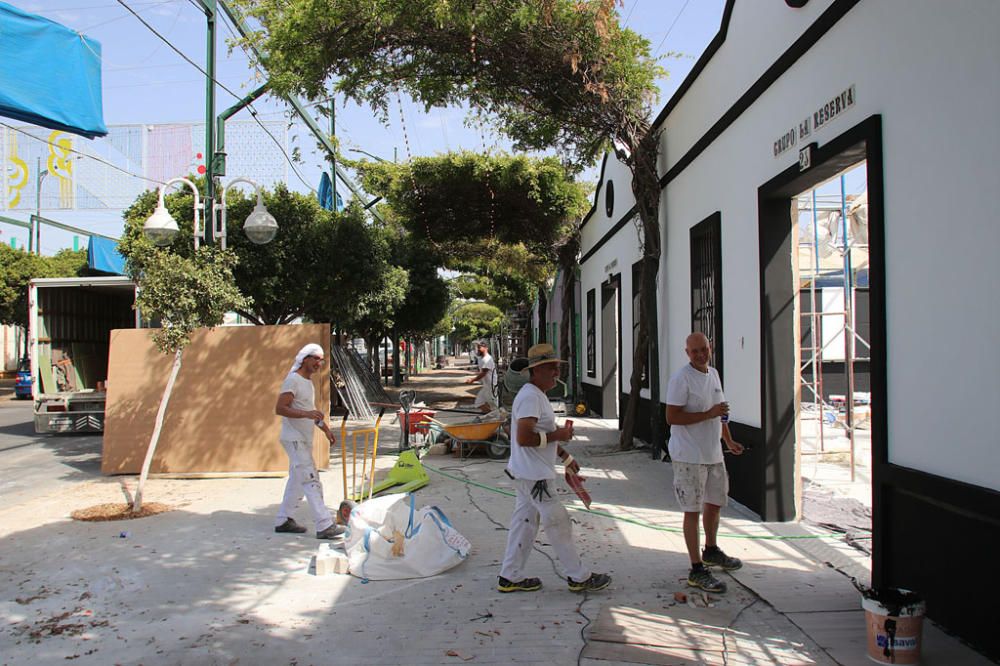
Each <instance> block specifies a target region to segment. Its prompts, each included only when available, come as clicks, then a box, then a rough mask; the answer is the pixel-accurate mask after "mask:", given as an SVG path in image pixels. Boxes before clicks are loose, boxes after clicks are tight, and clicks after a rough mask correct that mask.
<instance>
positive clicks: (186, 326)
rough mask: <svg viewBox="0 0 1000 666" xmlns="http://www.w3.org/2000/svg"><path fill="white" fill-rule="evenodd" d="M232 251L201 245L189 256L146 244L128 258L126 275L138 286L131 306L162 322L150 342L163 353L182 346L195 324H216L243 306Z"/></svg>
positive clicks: (186, 341) (207, 325) (182, 347)
mask: <svg viewBox="0 0 1000 666" xmlns="http://www.w3.org/2000/svg"><path fill="white" fill-rule="evenodd" d="M236 261H237V259H236V255H235V254H234V253H233V252H232V251H228V250H226V251H222V250H217V249H215V248H212V247H203V248H201V249H200V250H199V251H198V252H197V253H195V254H194V255H193V256H190V257H182V256H180V255H178V254H174V253H172V252H169V251H166V250H161V249H159V248H154V247H152V246H150V245H145V246H143V247H141V248H136V251H135V252H134V253H133V254H132V256H131V257H129V260H128V262H127V264H126V265H127V267H128V271H129V275H130V276H131V277H132V279H133V280H135V281H136V283H137V284H138V285H139V287H140V289H139V291H138V293H137V295H136V306H137V307H138V308H139V311H140V312H142V313H143V315H144V316H145V317H147V318H151V319H152V318H155V319H160V320H161V322H162V326H161V327H160V328H159V329H158V330H157V331H156V332H155V333H154V334H153V342H155V343H156V346H157V347H158V348H159V349H160V351H162V352H163V353H170V352H178V351H179V350H183V349H184V347H186V346H187V344H188V342H189V341H190V338H191V334H192V333H193V332H194V331H195V329H198V328H202V327H209V328H210V327H213V326H218V325H219V324H221V323H222V320H223V317H225V314H226V313H227V312H230V311H237V310H241V309H246V308H247V306H248V305H249V302H248V299H247V298H246V297H245V296H243V294H241V293H240V291H239V289H237V288H236V285H235V283H234V281H233V274H232V270H233V266H234V264H235V263H236Z"/></svg>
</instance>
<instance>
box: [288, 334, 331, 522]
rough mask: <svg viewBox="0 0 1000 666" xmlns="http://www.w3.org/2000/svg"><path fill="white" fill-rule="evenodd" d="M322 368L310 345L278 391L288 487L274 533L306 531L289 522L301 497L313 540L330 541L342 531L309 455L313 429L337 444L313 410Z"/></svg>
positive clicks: (319, 349)
mask: <svg viewBox="0 0 1000 666" xmlns="http://www.w3.org/2000/svg"><path fill="white" fill-rule="evenodd" d="M322 365H323V348H322V347H320V346H319V345H317V344H313V343H311V344H308V345H306V346H305V347H303V348H302V349H300V350H299V353H298V354H296V356H295V363H294V364H293V365H292V369H291V371H290V372H289V373H288V376H287V377H285V381H284V382H283V383H282V384H281V389H280V390H279V391H278V404H277V405H275V407H274V412H275V414H277V415H278V416H280V417H281V435H280V440H281V446H282V448H284V449H285V453H287V454H288V483H286V484H285V496H284V497H283V498H282V500H281V508H280V509H278V516H277V518H276V519H275V523H274V531H275V532H279V533H291V534H302V533H303V532H305V531H306V528H305V527H303V526H301V525H299V524H298V523H296V522H295V519H294V518H292V512H293V511H294V510H295V508H296V507H297V506H298V504H299V500H301V499H302V495H305V496H306V501H308V502H309V508H310V509H311V510H312V514H313V520H314V521H315V522H316V538H317V539H333V538H335V537H338V536H340V535H341V534H343V533H344V531H345V530H344V528H343V527H340V526H339V525H335V524H334V522H333V516H332V515H331V514H330V509H328V508H327V506H326V503H325V502H324V501H323V485H322V484H321V483H320V480H319V472H317V471H316V465H315V463H314V462H313V454H312V451H313V445H312V442H313V427H314V426H315V427H318V428H319V429H320V430H322V431H323V434H325V435H326V438H327V439H329V440H330V443H331V444H335V443H336V441H337V440H336V438H335V437H334V436H333V431H332V430H330V428H329V427H328V426H327V425H326V422H324V421H323V412H321V411H319V410H318V409H316V397H315V392H314V390H313V382H312V376H313V375H314V374H316V372H318V371H319V369H320V367H321V366H322Z"/></svg>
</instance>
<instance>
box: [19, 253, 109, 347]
mask: <svg viewBox="0 0 1000 666" xmlns="http://www.w3.org/2000/svg"><path fill="white" fill-rule="evenodd" d="M92 273H93V271H91V270H90V269H89V268H88V266H87V251H86V250H76V251H74V250H60V251H59V252H58V253H56V255H55V256H52V257H44V256H39V255H36V254H29V253H28V252H25V251H24V250H14V249H12V248H10V247H8V246H6V245H3V244H0V324H11V325H14V326H21V327H24V328H27V326H28V282H29V281H30V280H31V279H33V278H46V277H77V276H82V275H90V274H92Z"/></svg>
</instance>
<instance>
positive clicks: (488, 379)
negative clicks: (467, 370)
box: [465, 340, 497, 414]
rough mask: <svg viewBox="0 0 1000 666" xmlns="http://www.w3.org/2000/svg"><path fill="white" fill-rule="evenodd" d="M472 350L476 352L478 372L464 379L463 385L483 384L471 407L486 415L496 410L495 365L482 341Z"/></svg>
mask: <svg viewBox="0 0 1000 666" xmlns="http://www.w3.org/2000/svg"><path fill="white" fill-rule="evenodd" d="M473 349H475V350H476V356H477V359H476V363H477V364H478V366H479V372H477V373H476V375H475V376H474V377H469V378H468V379H466V380H465V383H466V384H474V383H476V382H478V381H482V382H483V387H482V388H481V389H479V393H478V394H476V401H475V403H473V406H474V407H476V408H477V409H478V410H479V411H481V412H482V413H483V414H488V413H489V412H492V411H493V410H494V409H496V408H497V364H496V361H494V360H493V356H491V355H490V350H489V347H488V346H487V345H486V343H485V342H483V341H482V340H479V341H478V342H476V343H475V345H474V347H473Z"/></svg>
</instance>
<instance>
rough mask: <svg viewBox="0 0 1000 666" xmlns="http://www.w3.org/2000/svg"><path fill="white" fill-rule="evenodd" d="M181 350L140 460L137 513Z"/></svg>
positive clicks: (135, 502) (178, 368) (135, 503)
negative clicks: (151, 434)
mask: <svg viewBox="0 0 1000 666" xmlns="http://www.w3.org/2000/svg"><path fill="white" fill-rule="evenodd" d="M182 353H183V350H181V349H178V350H177V351H176V352H174V367H173V368H172V369H171V370H170V379H168V380H167V388H165V389H163V397H161V398H160V408H159V409H158V410H157V411H156V423H155V425H154V426H153V436H152V437H150V438H149V446H148V447H146V459H145V460H143V461H142V472H141V473H140V474H139V485H138V487H136V489H135V501H134V502H132V513H139V511H140V510H141V509H142V489H143V487H144V486H145V485H146V477H148V476H149V467H150V465H152V464H153V455H154V454H155V453H156V445H157V444H158V443H159V441H160V430H161V429H162V428H163V416H164V415H165V414H166V413H167V403H169V402H170V394H171V393H173V390H174V382H175V381H176V380H177V374H178V373H179V372H180V370H181V354H182Z"/></svg>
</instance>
